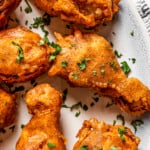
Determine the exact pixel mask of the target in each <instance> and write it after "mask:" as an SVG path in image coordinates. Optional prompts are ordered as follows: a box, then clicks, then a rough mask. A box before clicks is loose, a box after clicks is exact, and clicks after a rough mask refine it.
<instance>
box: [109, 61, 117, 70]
mask: <svg viewBox="0 0 150 150" xmlns="http://www.w3.org/2000/svg"><path fill="white" fill-rule="evenodd" d="M109 65H110V67H112V68H113V69H114V70H116V69H117V67H116V64H115V62H114V61H112V62H110V63H109Z"/></svg>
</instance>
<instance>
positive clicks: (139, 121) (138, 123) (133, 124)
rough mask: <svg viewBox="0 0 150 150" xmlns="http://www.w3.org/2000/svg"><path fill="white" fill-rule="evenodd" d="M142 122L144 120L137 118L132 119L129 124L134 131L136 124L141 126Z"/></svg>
mask: <svg viewBox="0 0 150 150" xmlns="http://www.w3.org/2000/svg"><path fill="white" fill-rule="evenodd" d="M143 124H144V122H143V121H142V120H139V119H136V120H132V122H131V125H132V126H133V128H134V131H135V133H136V132H137V126H141V125H143Z"/></svg>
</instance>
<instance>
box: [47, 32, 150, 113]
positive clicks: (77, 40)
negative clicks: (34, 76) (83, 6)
mask: <svg viewBox="0 0 150 150" xmlns="http://www.w3.org/2000/svg"><path fill="white" fill-rule="evenodd" d="M55 36H56V39H57V43H58V44H59V45H60V46H61V47H62V52H61V54H60V55H58V56H57V59H56V61H55V62H54V64H53V65H52V67H51V68H50V70H49V72H48V74H49V76H54V75H59V76H61V77H63V78H65V79H66V80H68V81H69V82H70V83H71V84H73V85H74V86H79V87H90V88H91V87H92V88H94V89H96V90H97V91H98V92H99V93H101V94H102V95H104V96H109V97H112V98H113V99H114V100H115V101H114V102H115V103H116V104H118V105H119V106H120V107H121V109H123V110H125V111H127V112H129V113H131V114H135V115H138V114H141V113H143V112H145V111H148V110H150V90H149V89H148V87H146V86H145V85H144V84H143V83H142V82H140V81H139V80H138V79H136V78H127V77H126V75H125V74H124V72H123V71H122V69H121V67H120V65H119V63H118V61H117V59H116V58H115V55H114V52H113V50H112V47H111V45H110V44H109V43H108V42H107V41H106V40H105V39H104V38H103V37H101V36H99V35H97V34H90V33H88V34H82V33H81V32H80V31H78V30H76V31H75V32H74V35H68V36H66V37H63V36H62V35H61V34H59V33H55ZM62 62H67V66H66V67H62Z"/></svg>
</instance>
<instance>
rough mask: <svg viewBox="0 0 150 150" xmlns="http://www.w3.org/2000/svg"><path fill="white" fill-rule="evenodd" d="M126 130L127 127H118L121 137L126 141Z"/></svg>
mask: <svg viewBox="0 0 150 150" xmlns="http://www.w3.org/2000/svg"><path fill="white" fill-rule="evenodd" d="M125 132H126V129H125V128H118V133H119V137H120V138H121V140H122V141H123V142H125V141H126V139H125V136H124V133H125Z"/></svg>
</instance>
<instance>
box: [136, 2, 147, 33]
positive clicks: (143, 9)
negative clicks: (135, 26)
mask: <svg viewBox="0 0 150 150" xmlns="http://www.w3.org/2000/svg"><path fill="white" fill-rule="evenodd" d="M137 10H138V12H139V14H140V16H141V18H142V20H143V22H144V23H145V26H146V28H147V30H148V33H149V35H150V7H149V5H148V3H147V2H146V1H145V0H137Z"/></svg>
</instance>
